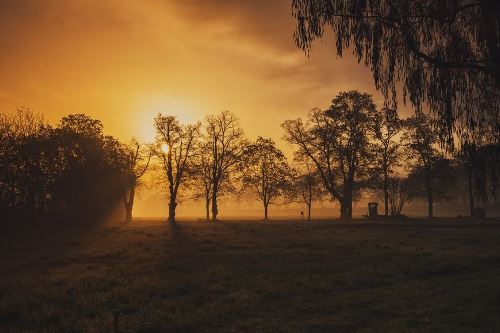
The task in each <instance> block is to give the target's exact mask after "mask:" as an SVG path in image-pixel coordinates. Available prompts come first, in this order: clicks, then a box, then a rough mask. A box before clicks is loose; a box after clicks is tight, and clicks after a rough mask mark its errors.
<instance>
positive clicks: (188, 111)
mask: <svg viewBox="0 0 500 333" xmlns="http://www.w3.org/2000/svg"><path fill="white" fill-rule="evenodd" d="M138 104H140V105H138V106H137V109H138V110H142V111H137V116H136V123H137V127H138V129H139V131H138V132H139V133H140V134H139V135H140V137H139V139H140V140H141V141H143V142H152V141H154V138H155V129H154V118H155V117H156V116H157V115H158V113H162V114H164V115H174V116H176V117H177V119H178V120H179V121H180V122H181V123H183V124H191V123H194V122H196V121H197V120H198V119H200V113H201V110H200V108H199V107H198V106H197V105H196V104H195V103H193V102H190V101H187V100H185V99H181V98H171V97H163V96H154V97H152V96H147V97H144V98H142V99H141V101H140V102H139V103H138ZM164 148H165V149H164ZM162 150H163V151H164V152H167V151H168V146H167V147H162Z"/></svg>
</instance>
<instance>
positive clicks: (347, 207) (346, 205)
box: [340, 182, 352, 220]
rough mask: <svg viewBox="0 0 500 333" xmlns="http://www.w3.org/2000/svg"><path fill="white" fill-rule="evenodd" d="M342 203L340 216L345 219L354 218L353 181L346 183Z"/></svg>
mask: <svg viewBox="0 0 500 333" xmlns="http://www.w3.org/2000/svg"><path fill="white" fill-rule="evenodd" d="M343 194H344V195H343V197H342V202H341V204H340V217H341V218H342V219H343V220H351V219H352V183H351V182H347V183H346V184H344V193H343Z"/></svg>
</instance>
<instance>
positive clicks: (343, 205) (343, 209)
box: [339, 198, 347, 220]
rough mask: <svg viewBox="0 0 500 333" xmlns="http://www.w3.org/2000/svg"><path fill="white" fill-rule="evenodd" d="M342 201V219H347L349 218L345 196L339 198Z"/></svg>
mask: <svg viewBox="0 0 500 333" xmlns="http://www.w3.org/2000/svg"><path fill="white" fill-rule="evenodd" d="M339 203H340V219H341V220H345V219H346V218H347V210H346V205H345V200H344V198H342V199H340V200H339Z"/></svg>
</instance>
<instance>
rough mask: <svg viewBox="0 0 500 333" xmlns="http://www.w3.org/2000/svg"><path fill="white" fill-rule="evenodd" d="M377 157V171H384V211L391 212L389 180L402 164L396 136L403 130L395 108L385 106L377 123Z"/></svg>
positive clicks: (399, 146)
mask: <svg viewBox="0 0 500 333" xmlns="http://www.w3.org/2000/svg"><path fill="white" fill-rule="evenodd" d="M375 125H376V126H375V139H376V141H375V146H374V149H375V157H376V159H377V161H378V166H377V168H376V170H377V173H378V172H381V173H382V191H383V193H384V211H385V215H386V216H387V215H388V214H389V181H390V178H391V177H393V176H394V172H395V169H396V168H397V167H398V166H400V165H401V149H400V148H401V144H400V142H399V140H396V136H397V135H398V134H399V133H400V132H401V128H402V123H401V121H400V120H399V117H398V113H397V111H396V110H395V109H389V108H384V109H382V112H380V114H379V116H378V117H377V121H376V123H375Z"/></svg>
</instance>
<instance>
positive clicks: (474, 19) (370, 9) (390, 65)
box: [292, 0, 500, 139]
mask: <svg viewBox="0 0 500 333" xmlns="http://www.w3.org/2000/svg"><path fill="white" fill-rule="evenodd" d="M292 12H293V15H294V16H295V17H296V18H297V28H296V32H295V41H296V43H297V45H298V46H299V47H301V48H303V49H304V50H307V51H310V50H311V48H312V43H313V41H314V40H315V39H317V38H321V37H322V36H323V34H324V32H325V30H326V28H329V29H331V30H333V33H334V36H335V38H336V47H337V54H338V55H339V56H342V55H343V53H344V50H345V49H346V48H351V49H352V52H353V53H354V55H355V56H356V57H357V58H358V62H361V61H363V62H364V64H365V65H367V66H369V67H370V69H371V71H372V73H373V78H374V80H375V84H376V87H377V88H378V89H380V90H381V91H382V93H383V94H384V96H385V97H386V101H387V102H388V103H390V104H391V106H392V107H395V106H396V101H397V96H396V91H397V90H398V89H396V88H397V87H398V86H400V84H401V85H402V88H403V95H404V97H406V96H408V97H409V99H410V101H411V103H412V104H413V105H414V106H415V107H416V109H417V110H421V108H422V106H423V105H424V104H425V103H427V104H428V107H429V108H430V110H431V111H432V112H433V113H434V114H436V115H438V125H439V127H440V129H441V134H444V136H446V137H447V138H448V139H451V138H452V129H453V128H454V127H455V125H457V127H458V128H459V129H460V128H461V129H462V130H468V129H470V128H471V127H473V126H474V124H478V123H480V122H481V121H482V120H484V119H485V118H489V122H487V123H484V122H483V124H484V125H485V126H489V124H491V123H493V124H496V125H493V126H492V127H491V130H493V131H495V133H496V135H497V137H498V136H499V131H500V127H499V126H498V124H499V117H500V113H499V109H500V94H499V91H500V28H499V27H500V23H499V22H500V2H499V1H497V0H449V1H443V0H426V1H414V0H371V1H359V0H328V1H327V0H292ZM485 114H486V115H487V117H485ZM457 122H458V124H457Z"/></svg>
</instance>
